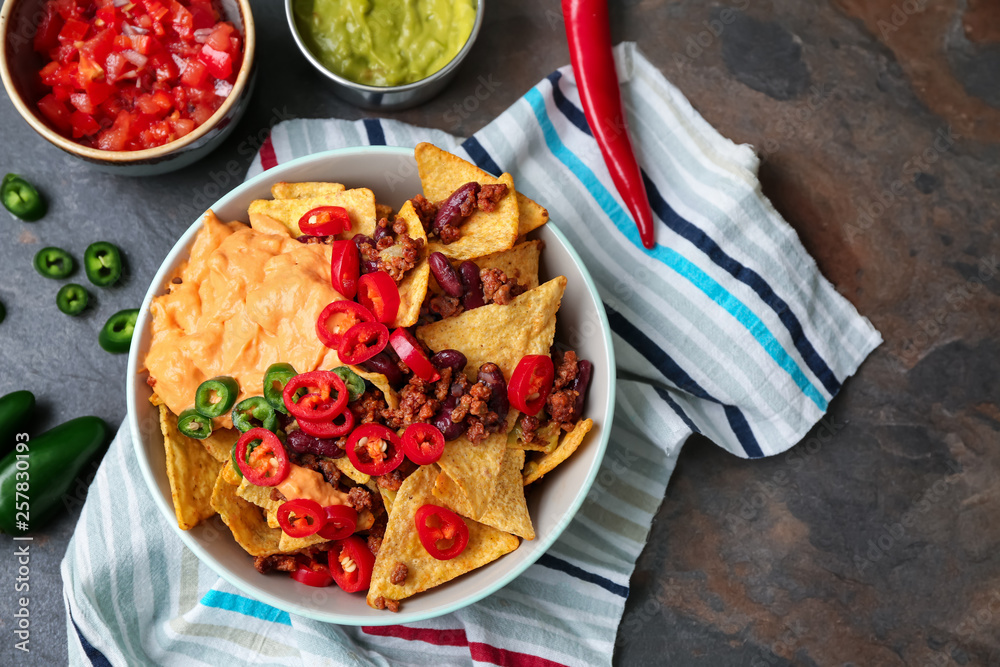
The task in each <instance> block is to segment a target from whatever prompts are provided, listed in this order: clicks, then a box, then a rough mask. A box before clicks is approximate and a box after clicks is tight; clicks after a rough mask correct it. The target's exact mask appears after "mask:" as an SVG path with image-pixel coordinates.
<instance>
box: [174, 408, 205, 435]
mask: <svg viewBox="0 0 1000 667" xmlns="http://www.w3.org/2000/svg"><path fill="white" fill-rule="evenodd" d="M177 430H178V431H180V432H181V433H182V434H183V435H186V436H187V437H189V438H194V439H195V440H204V439H205V438H207V437H208V436H210V435H212V420H211V419H209V418H208V417H206V416H205V415H203V414H200V413H199V412H198V411H197V410H195V409H194V408H189V409H187V410H185V411H184V412H182V413H180V414H179V415H178V416H177Z"/></svg>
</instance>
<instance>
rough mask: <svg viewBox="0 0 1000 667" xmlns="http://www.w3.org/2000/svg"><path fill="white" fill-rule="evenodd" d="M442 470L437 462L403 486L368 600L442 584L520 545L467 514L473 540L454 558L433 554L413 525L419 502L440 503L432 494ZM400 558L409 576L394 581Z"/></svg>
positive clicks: (398, 597) (396, 596) (371, 602)
mask: <svg viewBox="0 0 1000 667" xmlns="http://www.w3.org/2000/svg"><path fill="white" fill-rule="evenodd" d="M437 475H438V471H437V468H436V467H435V466H433V465H429V466H421V467H420V468H419V469H418V470H417V471H416V472H414V473H413V474H412V475H410V476H409V477H407V478H406V480H405V481H404V482H403V485H402V486H401V487H400V488H399V491H398V492H397V494H396V500H395V502H394V503H393V512H392V514H391V515H390V516H389V523H388V525H387V526H386V529H385V537H384V538H383V539H382V546H381V547H380V548H379V551H378V557H377V558H376V559H375V569H374V571H373V573H372V583H371V588H369V589H368V604H369V605H371V606H373V607H374V606H375V600H376V599H377V598H379V597H383V598H388V599H391V600H402V599H403V598H408V597H410V596H411V595H415V594H417V593H420V592H421V591H425V590H427V589H429V588H433V587H434V586H437V585H439V584H443V583H444V582H446V581H450V580H452V579H454V578H455V577H458V576H460V575H462V574H465V573H466V572H469V571H471V570H474V569H476V568H477V567H481V566H483V565H486V564H487V563H490V562H492V561H494V560H496V559H497V558H499V557H500V556H503V555H504V554H506V553H510V552H511V551H513V550H514V549H516V548H517V547H518V545H519V544H520V541H519V540H518V539H517V538H516V537H514V536H513V535H509V534H507V533H504V532H502V531H499V530H497V529H496V528H491V527H490V526H484V525H483V524H481V523H477V522H475V521H472V520H471V519H464V521H465V523H466V525H468V527H469V543H468V545H467V546H466V547H465V550H464V551H462V553H461V554H459V555H458V556H456V557H454V558H452V559H451V560H437V559H436V558H434V557H432V556H431V555H430V554H428V553H427V550H426V549H424V547H423V545H422V544H421V543H420V538H419V537H417V531H416V530H414V528H413V525H414V517H415V516H416V513H417V510H418V509H420V507H422V506H423V505H426V504H428V503H431V504H439V503H438V502H435V499H434V495H433V494H432V493H431V490H432V488H433V486H434V479H435V477H437ZM397 563H403V564H404V565H406V567H407V570H408V572H407V576H406V580H405V581H404V582H403V583H402V584H398V585H397V584H393V583H391V582H390V581H389V577H390V576H391V575H392V571H393V570H394V569H395V568H396V564H397Z"/></svg>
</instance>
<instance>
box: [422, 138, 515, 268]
mask: <svg viewBox="0 0 1000 667" xmlns="http://www.w3.org/2000/svg"><path fill="white" fill-rule="evenodd" d="M414 156H415V157H416V159H417V171H418V172H419V173H420V183H421V185H423V189H424V197H426V198H427V199H429V200H431V201H433V202H439V201H442V200H444V199H447V198H448V197H450V196H451V194H452V193H453V192H454V191H455V190H457V189H458V188H459V187H461V186H462V185H465V184H466V183H469V182H470V181H476V182H477V183H479V184H481V185H488V184H495V183H504V184H505V185H506V186H507V189H508V192H507V195H506V196H504V198H503V199H501V200H500V201H499V202H498V203H497V207H496V209H495V210H494V211H492V212H490V213H487V212H486V211H482V210H478V209H477V210H476V211H474V212H473V213H472V215H470V216H469V217H468V218H467V219H466V220H465V222H463V223H462V226H461V230H462V235H461V237H459V239H458V240H457V241H455V242H454V243H449V244H444V243H439V242H434V243H431V244H430V252H442V253H444V254H445V255H446V256H447V257H450V258H453V259H474V258H476V257H482V256H483V255H488V254H490V253H493V252H499V251H501V250H506V249H508V248H510V247H511V246H513V245H514V242H515V241H516V240H517V233H518V201H517V196H516V194H515V193H514V179H513V178H512V177H511V175H510V174H503V175H502V176H500V178H495V177H494V176H491V175H490V174H487V173H486V172H485V171H483V170H482V169H480V168H479V167H477V166H475V165H474V164H470V163H469V162H466V161H465V160H463V159H462V158H460V157H458V156H457V155H452V154H451V153H448V152H447V151H443V150H441V149H440V148H438V147H437V146H434V145H432V144H428V143H421V144H417V147H416V149H415V150H414Z"/></svg>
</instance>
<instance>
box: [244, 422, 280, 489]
mask: <svg viewBox="0 0 1000 667" xmlns="http://www.w3.org/2000/svg"><path fill="white" fill-rule="evenodd" d="M254 440H260V444H259V445H257V446H256V447H254V449H253V452H252V453H251V454H250V458H251V460H250V461H248V460H247V449H248V448H249V446H250V443H251V442H253V441H254ZM268 454H271V455H272V456H273V457H274V459H275V460H276V461H277V465H275V466H272V465H271V464H270V463H269V462H268V461H266V460H265V457H266V456H267V455H268ZM261 463H262V464H263V465H260V464H261ZM236 465H237V466H239V469H240V472H241V473H243V476H244V477H246V478H247V481H248V482H250V483H251V484H254V485H256V486H277V485H278V484H281V483H282V482H283V481H285V478H286V477H288V473H289V471H290V470H291V463H290V462H289V461H288V452H286V451H285V446H284V445H282V444H281V440H279V439H278V436H276V435H275V434H274V433H271V432H270V431H268V430H267V429H266V428H252V429H250V430H249V431H247V432H246V433H244V434H243V435H241V436H240V439H239V440H237V441H236ZM272 469H273V471H272ZM269 473H271V474H269Z"/></svg>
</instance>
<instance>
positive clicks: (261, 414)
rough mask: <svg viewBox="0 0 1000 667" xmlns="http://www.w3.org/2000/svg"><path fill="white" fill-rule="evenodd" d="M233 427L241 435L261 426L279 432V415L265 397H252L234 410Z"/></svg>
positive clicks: (241, 402)
mask: <svg viewBox="0 0 1000 667" xmlns="http://www.w3.org/2000/svg"><path fill="white" fill-rule="evenodd" d="M233 426H235V427H236V428H237V429H239V431H240V433H246V432H247V431H249V430H250V429H252V428H257V427H259V426H260V427H263V428H266V429H267V430H268V431H271V432H272V433H274V432H275V431H277V430H278V413H276V412H275V411H274V408H273V407H271V404H270V403H268V402H267V399H266V398H264V397H263V396H251V397H250V398H247V399H244V400H242V401H240V402H239V403H237V404H236V407H235V408H233Z"/></svg>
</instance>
